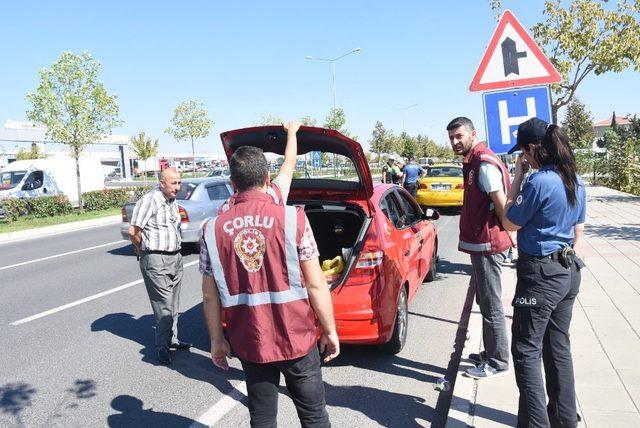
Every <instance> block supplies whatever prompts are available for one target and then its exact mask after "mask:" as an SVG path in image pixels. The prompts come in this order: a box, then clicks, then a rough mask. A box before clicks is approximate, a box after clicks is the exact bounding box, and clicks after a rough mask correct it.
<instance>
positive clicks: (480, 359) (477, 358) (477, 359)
mask: <svg viewBox="0 0 640 428" xmlns="http://www.w3.org/2000/svg"><path fill="white" fill-rule="evenodd" d="M486 359H487V351H482V352H480V353H479V354H469V360H471V362H472V363H473V364H475V365H476V366H479V365H480V364H482V363H484V362H485V361H486Z"/></svg>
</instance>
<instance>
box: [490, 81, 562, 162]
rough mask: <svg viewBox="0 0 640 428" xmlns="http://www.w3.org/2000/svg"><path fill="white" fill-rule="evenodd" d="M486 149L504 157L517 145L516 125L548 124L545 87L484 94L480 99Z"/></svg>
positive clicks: (547, 101)
mask: <svg viewBox="0 0 640 428" xmlns="http://www.w3.org/2000/svg"><path fill="white" fill-rule="evenodd" d="M483 99H484V118H485V125H486V128H487V141H488V144H489V148H490V149H491V150H493V151H494V152H495V153H498V154H500V153H507V152H508V151H509V149H510V148H511V147H513V146H514V145H515V144H516V135H517V130H518V125H520V124H521V123H522V122H524V121H525V120H527V119H531V118H532V117H534V116H535V117H537V118H538V119H542V120H545V121H547V122H549V123H551V98H550V93H549V87H548V86H539V87H533V88H521V89H511V90H508V91H499V92H487V93H485V94H484V95H483Z"/></svg>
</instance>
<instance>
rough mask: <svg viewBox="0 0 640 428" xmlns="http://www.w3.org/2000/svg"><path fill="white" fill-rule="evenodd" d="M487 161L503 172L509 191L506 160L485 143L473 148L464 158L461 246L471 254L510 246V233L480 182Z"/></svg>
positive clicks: (487, 252)
mask: <svg viewBox="0 0 640 428" xmlns="http://www.w3.org/2000/svg"><path fill="white" fill-rule="evenodd" d="M482 162H488V163H490V164H492V165H495V166H496V167H498V169H499V170H500V172H502V184H503V186H504V191H505V194H506V192H508V190H509V187H510V183H509V173H508V172H507V169H506V167H505V166H504V163H503V162H502V161H501V160H500V158H499V157H498V156H496V154H495V153H493V151H491V149H489V148H488V147H487V146H485V144H484V143H478V144H476V146H475V147H474V148H472V149H471V150H470V151H469V153H467V156H466V157H465V158H464V161H463V162H462V172H463V175H464V198H463V201H462V211H461V213H460V241H459V242H458V250H460V251H463V252H465V253H469V254H483V255H489V254H497V253H501V252H503V251H505V250H506V249H508V248H509V247H511V239H510V238H509V234H508V233H507V232H506V231H505V230H504V228H503V227H502V223H501V222H500V219H499V218H498V216H497V214H496V212H495V209H494V207H493V202H492V201H491V198H490V197H489V195H488V194H486V193H485V192H483V191H482V190H481V189H480V187H479V186H478V172H479V170H480V164H481V163H482Z"/></svg>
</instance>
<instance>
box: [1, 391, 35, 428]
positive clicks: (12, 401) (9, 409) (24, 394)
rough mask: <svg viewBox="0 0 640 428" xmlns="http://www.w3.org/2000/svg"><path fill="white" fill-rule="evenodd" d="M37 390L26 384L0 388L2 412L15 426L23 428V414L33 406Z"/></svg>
mask: <svg viewBox="0 0 640 428" xmlns="http://www.w3.org/2000/svg"><path fill="white" fill-rule="evenodd" d="M36 391H37V390H36V389H35V388H34V387H33V386H31V385H29V384H28V383H24V382H16V383H7V384H5V385H3V386H0V411H1V412H2V413H4V414H5V415H9V418H10V419H12V420H13V424H15V425H17V426H23V425H24V423H23V422H22V412H23V410H24V409H26V408H27V407H29V406H31V405H32V404H33V403H32V398H33V396H34V394H35V393H36Z"/></svg>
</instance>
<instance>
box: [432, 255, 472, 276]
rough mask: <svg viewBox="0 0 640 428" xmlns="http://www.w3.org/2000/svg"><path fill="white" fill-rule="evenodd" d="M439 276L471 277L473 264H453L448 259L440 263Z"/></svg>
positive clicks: (442, 258)
mask: <svg viewBox="0 0 640 428" xmlns="http://www.w3.org/2000/svg"><path fill="white" fill-rule="evenodd" d="M438 273H439V274H447V273H449V274H456V275H471V263H452V262H450V261H449V260H447V258H446V257H440V260H439V261H438Z"/></svg>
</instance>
